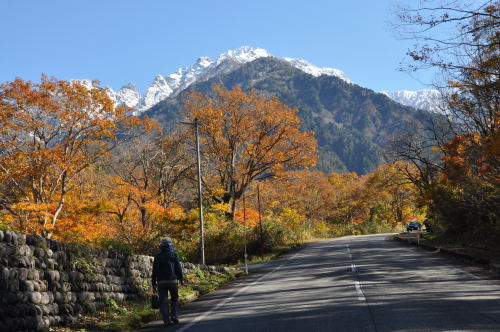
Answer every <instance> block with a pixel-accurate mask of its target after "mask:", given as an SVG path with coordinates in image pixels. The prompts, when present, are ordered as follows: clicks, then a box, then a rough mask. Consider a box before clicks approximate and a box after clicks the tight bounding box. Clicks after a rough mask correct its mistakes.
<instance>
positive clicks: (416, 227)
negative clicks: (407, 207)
mask: <svg viewBox="0 0 500 332" xmlns="http://www.w3.org/2000/svg"><path fill="white" fill-rule="evenodd" d="M406 231H408V232H411V231H419V232H420V231H422V225H421V224H420V223H419V222H418V221H410V222H409V223H408V225H406Z"/></svg>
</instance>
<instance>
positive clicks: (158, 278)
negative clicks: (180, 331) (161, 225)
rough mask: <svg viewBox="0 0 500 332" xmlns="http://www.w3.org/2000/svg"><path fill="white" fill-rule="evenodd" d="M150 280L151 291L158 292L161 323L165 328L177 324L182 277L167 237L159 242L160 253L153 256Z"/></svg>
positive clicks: (172, 247)
mask: <svg viewBox="0 0 500 332" xmlns="http://www.w3.org/2000/svg"><path fill="white" fill-rule="evenodd" d="M151 279H152V285H153V290H155V291H156V290H157V291H158V299H159V302H160V312H161V315H162V318H163V323H164V324H165V326H168V325H172V324H177V323H179V319H178V318H177V302H178V299H179V286H178V284H179V283H180V284H181V285H182V284H183V275H182V268H181V264H180V263H179V257H178V256H177V254H176V253H175V250H174V246H173V245H172V240H171V239H170V238H169V237H165V238H163V239H162V240H161V243H160V252H159V253H158V254H156V255H155V258H154V261H153V274H152V276H151ZM168 293H170V299H171V304H170V308H169V305H168ZM169 309H170V310H169Z"/></svg>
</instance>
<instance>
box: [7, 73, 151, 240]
mask: <svg viewBox="0 0 500 332" xmlns="http://www.w3.org/2000/svg"><path fill="white" fill-rule="evenodd" d="M127 111H128V110H127V108H126V107H123V106H115V104H114V102H113V101H112V100H111V99H110V98H109V96H108V94H107V93H106V91H105V89H103V88H101V87H99V85H98V82H97V81H94V82H92V83H90V84H88V85H87V84H83V83H81V82H77V81H73V82H68V81H63V80H57V79H55V78H49V77H47V76H45V75H43V76H42V78H41V82H40V83H33V82H30V81H24V80H22V79H20V78H17V79H16V80H14V81H12V82H7V83H4V84H2V85H0V128H1V129H0V183H1V194H0V205H1V207H2V208H3V209H6V210H8V211H9V212H10V214H11V215H12V216H15V218H16V219H17V221H18V223H19V225H18V226H19V228H20V229H24V230H27V229H31V230H34V231H40V230H43V231H45V232H47V233H46V234H47V235H50V229H53V228H54V227H55V226H56V223H57V220H58V219H59V217H60V215H61V213H62V211H63V208H64V205H65V201H66V196H67V194H68V191H70V190H71V189H72V185H73V183H74V181H75V179H76V178H77V176H78V175H79V174H80V173H81V172H82V171H83V170H85V169H87V168H88V167H89V166H90V165H92V164H94V163H96V162H97V161H98V160H99V159H101V158H103V157H106V156H107V155H108V153H109V152H110V151H111V150H112V149H114V148H115V147H116V146H117V145H118V144H119V142H120V141H123V140H126V139H127V138H130V137H133V136H137V135H139V134H140V133H142V132H143V131H144V130H148V129H150V128H151V127H152V126H153V124H152V123H151V122H150V121H149V120H147V118H146V119H142V120H141V119H139V118H137V117H133V116H129V115H128V113H127Z"/></svg>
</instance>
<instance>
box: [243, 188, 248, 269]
mask: <svg viewBox="0 0 500 332" xmlns="http://www.w3.org/2000/svg"><path fill="white" fill-rule="evenodd" d="M243 237H244V242H245V273H246V274H248V254H247V209H246V204H245V193H243Z"/></svg>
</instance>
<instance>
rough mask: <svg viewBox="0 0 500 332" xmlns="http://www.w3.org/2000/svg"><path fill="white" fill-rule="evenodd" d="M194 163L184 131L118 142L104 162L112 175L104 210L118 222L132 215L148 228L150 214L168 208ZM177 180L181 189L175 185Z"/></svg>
mask: <svg viewBox="0 0 500 332" xmlns="http://www.w3.org/2000/svg"><path fill="white" fill-rule="evenodd" d="M193 164H194V162H193V158H192V156H191V155H190V153H189V150H188V147H187V146H186V133H181V132H173V133H171V134H169V135H167V136H164V137H162V136H161V135H158V133H155V134H153V135H148V136H145V137H142V138H141V139H136V140H134V141H133V142H130V143H128V144H126V145H123V146H121V147H120V148H118V149H116V150H115V151H114V153H113V156H112V158H109V160H108V162H107V163H106V169H107V170H108V173H109V174H110V175H111V176H112V177H113V179H114V180H113V181H112V183H110V188H109V191H108V192H109V194H110V200H109V203H110V204H109V209H108V210H107V211H106V212H107V213H109V214H110V215H113V216H114V217H115V218H116V219H117V221H118V223H119V224H120V225H121V224H124V222H125V221H126V219H130V218H134V219H137V220H138V221H139V225H140V227H142V228H143V229H145V230H147V229H151V227H152V225H151V223H153V222H154V221H153V220H151V218H152V216H153V215H154V214H155V213H156V214H157V213H159V211H161V210H163V209H166V208H168V207H169V206H170V204H171V203H173V202H175V201H176V199H177V198H178V196H179V195H180V194H181V193H182V192H184V191H186V189H187V188H188V187H189V182H188V179H189V178H191V177H192V173H193V170H194V167H193V166H194V165H193ZM180 183H183V184H184V188H183V190H180V189H179V188H178V186H179V185H180ZM134 211H135V213H134Z"/></svg>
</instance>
